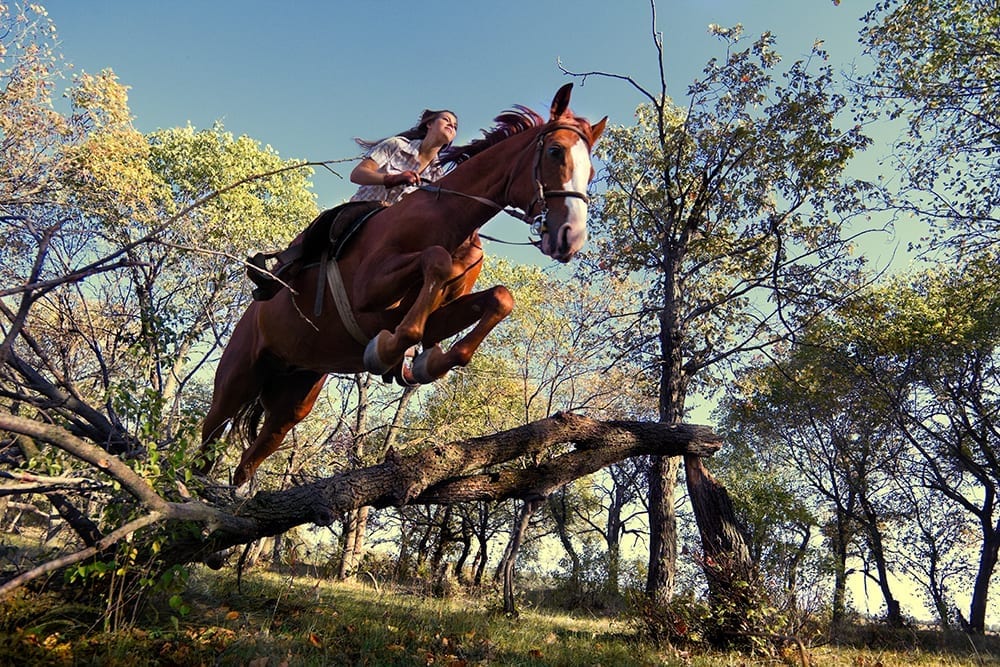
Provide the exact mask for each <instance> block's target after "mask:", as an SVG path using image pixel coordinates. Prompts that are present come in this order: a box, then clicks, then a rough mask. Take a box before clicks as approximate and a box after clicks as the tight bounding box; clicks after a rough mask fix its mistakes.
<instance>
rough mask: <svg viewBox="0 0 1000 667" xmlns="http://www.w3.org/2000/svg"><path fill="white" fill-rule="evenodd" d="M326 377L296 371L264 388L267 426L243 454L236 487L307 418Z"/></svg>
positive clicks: (264, 425) (237, 470)
mask: <svg viewBox="0 0 1000 667" xmlns="http://www.w3.org/2000/svg"><path fill="white" fill-rule="evenodd" d="M325 380H326V375H325V374H323V373H316V372H314V371H305V370H295V371H291V372H288V373H283V374H280V375H276V376H275V377H273V378H270V380H269V381H268V382H265V383H264V387H263V388H262V389H261V395H260V400H261V404H262V405H263V407H264V423H263V424H262V425H261V429H260V433H259V434H258V435H257V438H256V439H255V440H254V441H253V443H252V444H251V445H250V446H249V447H248V448H247V450H246V451H245V452H243V457H242V458H241V459H240V464H239V465H238V466H237V467H236V471H235V472H234V473H233V485H234V486H242V485H243V484H244V483H246V482H247V481H248V480H249V479H250V478H251V477H253V474H254V472H256V470H257V468H258V466H260V464H261V463H263V461H264V459H266V458H267V457H268V456H270V455H271V454H273V453H274V452H275V451H276V450H277V449H278V447H279V446H280V445H281V442H282V440H284V439H285V436H286V435H288V432H289V431H290V430H291V429H292V427H293V426H295V425H296V424H298V423H299V422H300V421H302V420H303V419H305V417H306V415H308V414H309V412H310V411H311V410H312V408H313V405H314V404H315V403H316V398H317V396H319V392H320V389H322V388H323V382H324V381H325Z"/></svg>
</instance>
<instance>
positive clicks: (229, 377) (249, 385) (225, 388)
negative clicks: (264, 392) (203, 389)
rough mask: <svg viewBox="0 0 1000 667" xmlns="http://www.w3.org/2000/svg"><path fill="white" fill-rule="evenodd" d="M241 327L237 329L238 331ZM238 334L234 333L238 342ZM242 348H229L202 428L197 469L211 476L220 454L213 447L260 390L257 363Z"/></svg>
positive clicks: (232, 345) (217, 373)
mask: <svg viewBox="0 0 1000 667" xmlns="http://www.w3.org/2000/svg"><path fill="white" fill-rule="evenodd" d="M238 330H239V327H237V331H238ZM236 335H237V333H235V332H234V334H233V336H234V339H235V338H236ZM239 350H243V348H241V347H240V346H238V345H234V344H232V343H231V344H230V346H229V347H227V348H226V351H225V353H224V354H223V355H222V359H221V360H220V361H219V366H218V368H217V369H216V372H215V385H214V389H213V392H212V405H211V407H209V409H208V413H207V414H206V415H205V420H204V421H203V422H202V425H201V451H200V458H201V459H202V460H201V462H199V463H198V464H197V467H196V469H197V470H198V472H199V473H201V474H203V475H207V474H209V473H210V472H211V471H212V466H213V465H214V464H215V459H216V454H215V452H214V451H212V449H213V445H214V444H215V443H216V441H218V439H219V438H221V437H222V434H223V432H224V431H225V430H226V426H227V425H228V424H229V423H230V422H231V421H232V419H233V417H235V416H236V414H237V413H238V412H239V411H240V410H241V409H242V408H243V406H245V405H248V404H249V403H251V402H253V401H255V400H257V392H258V391H259V390H260V384H259V382H260V381H259V379H258V377H257V371H256V369H255V366H254V363H253V361H252V360H251V359H250V358H249V355H247V354H240V353H237V351H239Z"/></svg>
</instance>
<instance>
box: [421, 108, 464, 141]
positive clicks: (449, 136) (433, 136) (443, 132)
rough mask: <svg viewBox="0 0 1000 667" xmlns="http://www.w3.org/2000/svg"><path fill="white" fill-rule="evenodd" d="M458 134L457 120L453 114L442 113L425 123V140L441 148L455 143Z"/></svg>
mask: <svg viewBox="0 0 1000 667" xmlns="http://www.w3.org/2000/svg"><path fill="white" fill-rule="evenodd" d="M457 134H458V119H457V118H455V115H454V114H451V113H447V112H445V113H442V114H439V115H438V117H437V118H435V119H434V120H432V121H430V122H429V123H427V139H428V140H430V141H431V142H433V143H438V144H440V145H442V146H444V145H445V144H450V143H451V142H453V141H455V135H457Z"/></svg>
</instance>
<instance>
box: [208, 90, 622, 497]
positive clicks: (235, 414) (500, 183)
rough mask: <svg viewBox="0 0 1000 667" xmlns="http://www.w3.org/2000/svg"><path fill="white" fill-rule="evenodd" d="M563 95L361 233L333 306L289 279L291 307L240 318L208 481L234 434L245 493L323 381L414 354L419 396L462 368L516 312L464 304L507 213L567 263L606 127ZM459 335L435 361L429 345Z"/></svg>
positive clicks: (526, 112)
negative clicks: (216, 456)
mask: <svg viewBox="0 0 1000 667" xmlns="http://www.w3.org/2000/svg"><path fill="white" fill-rule="evenodd" d="M571 89H572V84H567V85H565V86H563V87H562V88H560V89H559V91H558V92H557V93H556V95H555V97H554V99H553V101H552V108H551V115H550V118H549V120H548V121H547V122H546V121H545V120H544V119H543V118H542V117H541V116H539V115H538V114H536V113H535V112H533V111H531V110H530V109H526V108H525V107H520V106H518V107H515V109H513V110H510V111H507V112H504V113H503V114H501V115H500V116H498V117H497V118H496V123H497V125H496V126H495V127H494V128H493V129H492V130H491V131H490V132H487V133H484V136H483V138H482V139H479V140H477V141H474V142H472V143H471V144H469V145H468V146H464V147H460V148H452V149H450V150H449V152H448V153H447V154H446V155H444V156H443V159H444V160H445V161H446V162H448V161H450V162H453V163H455V165H456V166H455V168H454V169H452V170H451V171H450V172H449V173H448V174H447V175H445V176H444V177H443V178H441V180H439V181H438V182H437V183H435V184H434V185H428V186H424V187H423V188H422V189H421V190H417V191H415V192H412V193H410V194H409V195H406V196H405V197H403V199H402V200H400V201H399V202H398V203H396V204H394V205H393V206H390V207H388V208H386V209H384V210H382V211H381V212H379V213H378V214H377V215H374V216H373V217H372V218H371V219H370V220H369V221H368V222H367V223H365V225H364V226H363V227H362V228H361V229H360V230H359V231H357V232H356V233H355V234H354V235H353V237H352V238H351V240H350V242H349V243H348V245H347V246H346V248H345V250H344V251H343V253H342V254H341V256H340V257H339V259H338V260H337V261H336V262H335V267H336V268H339V274H340V280H341V281H342V284H343V289H342V290H340V295H339V297H338V295H336V294H335V292H337V291H338V290H336V289H335V288H334V287H333V284H334V282H333V281H332V280H331V288H330V289H326V288H323V291H324V292H325V293H324V294H323V295H321V296H319V299H318V300H317V294H316V292H317V290H318V287H317V285H319V286H320V287H322V286H323V284H324V283H323V281H322V279H320V280H319V281H317V278H318V276H317V271H319V270H320V269H319V268H318V267H315V266H313V267H305V268H303V269H302V270H300V271H299V272H298V273H297V274H296V275H295V276H294V277H293V278H290V279H289V280H290V282H289V286H290V287H291V288H293V289H294V291H295V293H294V294H293V292H292V291H290V290H287V289H283V290H281V292H279V293H278V294H277V295H276V296H275V297H274V298H272V299H270V300H267V301H254V302H253V303H251V304H250V306H249V307H248V308H247V310H246V312H245V313H244V314H243V317H242V318H241V319H240V321H239V323H237V325H236V329H235V330H234V331H233V335H232V338H231V340H230V341H229V344H228V345H227V346H226V349H225V351H224V352H223V354H222V359H221V360H220V361H219V366H218V369H217V370H216V375H215V393H214V395H213V398H212V406H211V408H210V409H209V411H208V414H207V415H206V416H205V422H204V424H203V426H202V452H203V454H205V456H206V459H207V461H208V463H207V464H206V466H205V470H206V471H207V470H208V469H210V468H211V466H212V463H213V461H212V455H211V447H210V445H211V444H212V443H213V442H214V441H216V440H217V439H218V438H219V437H220V436H221V435H222V433H223V432H224V431H225V429H226V426H227V425H228V424H230V423H231V422H232V423H233V430H234V431H236V430H241V431H244V433H245V435H246V437H247V441H248V442H249V447H248V448H247V450H246V451H245V452H244V453H243V457H242V459H241V460H240V463H239V466H238V467H237V468H236V471H235V473H234V474H233V483H234V484H235V485H237V486H240V485H242V484H243V483H245V482H247V481H248V480H249V479H250V478H251V477H252V476H253V474H254V472H255V471H256V470H257V467H258V466H259V465H260V464H261V462H262V461H263V460H264V459H265V458H266V457H268V456H269V455H271V454H272V453H274V451H275V450H276V449H277V448H278V446H279V445H280V444H281V442H282V440H283V439H284V437H285V435H286V434H287V433H288V431H289V430H290V429H291V428H292V427H293V426H294V425H295V424H297V423H298V422H300V421H301V420H302V419H304V418H305V416H306V415H307V414H309V412H310V410H312V407H313V404H314V402H315V401H316V398H317V396H318V394H319V391H320V389H321V388H322V386H323V382H324V380H325V379H326V376H327V374H328V373H358V372H361V371H368V372H371V373H377V374H383V375H384V374H393V375H396V376H397V377H398V376H399V375H400V367H401V365H402V358H403V354H404V353H405V351H406V350H407V349H409V348H410V347H412V346H414V345H416V344H418V343H421V344H422V345H423V352H422V353H420V355H418V356H417V358H416V359H414V362H413V371H412V374H413V377H414V378H415V379H416V381H418V382H420V383H427V382H432V381H434V380H436V379H438V378H441V377H443V376H444V375H445V374H446V373H447V372H448V371H449V370H451V369H452V368H455V367H456V366H465V365H466V364H468V363H469V360H470V359H471V358H472V355H473V353H474V352H475V351H476V348H478V347H479V345H480V343H482V341H483V339H484V338H485V337H486V335H487V334H488V333H489V332H490V330H492V329H493V327H495V326H496V325H497V324H498V323H499V322H500V321H501V320H502V319H503V318H505V317H506V316H507V315H508V314H509V313H510V311H511V309H512V308H513V305H514V302H513V298H512V297H511V295H510V292H508V290H507V289H506V288H505V287H503V286H496V287H491V288H489V289H486V290H483V291H481V292H472V286H473V283H475V281H476V278H477V277H478V275H479V271H480V268H481V266H482V265H481V262H482V259H483V251H482V247H481V244H480V242H479V236H478V230H479V228H480V227H481V226H482V225H483V224H485V223H486V222H487V221H488V220H489V219H490V218H492V217H493V216H495V215H496V214H497V213H498V212H500V211H501V210H504V209H505V207H517V208H518V209H520V211H518V212H517V213H518V215H519V216H520V217H521V218H522V219H524V220H525V221H527V222H529V223H532V224H533V227H534V229H535V231H536V232H537V233H538V234H540V238H539V239H538V241H537V242H536V243H535V244H536V245H537V246H538V247H539V248H540V250H541V251H542V252H543V253H544V254H546V255H548V256H550V257H552V258H554V259H556V260H558V261H561V262H566V261H568V260H569V259H570V258H571V257H572V256H573V255H574V254H576V252H577V251H578V250H579V249H580V248H581V247H582V246H583V244H584V242H585V241H586V238H587V227H586V220H587V204H588V201H589V200H588V198H587V195H586V194H585V193H586V188H587V184H588V183H589V181H590V180H591V179H592V178H593V175H594V170H593V167H592V166H591V162H590V150H591V148H592V146H593V144H594V142H595V141H597V138H598V137H599V136H600V134H601V132H602V131H603V130H604V126H605V122H606V121H607V118H604V119H602V120H601V121H600V122H599V123H597V124H595V125H591V124H590V123H589V122H587V120H586V119H584V118H579V117H577V116H575V115H573V113H572V112H570V111H569V108H568V107H569V98H570V92H571ZM338 300H339V304H338ZM316 301H319V303H321V305H322V308H321V309H320V311H319V312H320V314H319V315H318V316H317V315H314V307H313V306H314V302H316ZM340 312H344V317H341V315H340V314H339V313H340ZM470 326H471V327H472V329H471V330H470V331H469V332H468V333H467V334H466V335H465V336H464V337H462V338H461V339H459V340H458V341H457V342H455V343H454V344H453V345H452V346H451V348H450V349H448V350H447V351H444V350H442V349H441V347H440V346H439V345H438V343H439V342H440V341H442V340H445V339H447V338H449V337H451V336H454V335H455V334H458V333H459V332H461V331H463V330H465V329H466V328H468V327H470ZM352 332H353V333H352ZM261 417H263V425H260V420H261ZM258 426H260V428H259V431H258Z"/></svg>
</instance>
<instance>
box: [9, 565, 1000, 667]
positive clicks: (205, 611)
mask: <svg viewBox="0 0 1000 667" xmlns="http://www.w3.org/2000/svg"><path fill="white" fill-rule="evenodd" d="M183 600H184V603H185V604H186V605H187V606H188V607H189V608H190V611H189V612H188V613H187V614H186V615H184V616H183V617H177V616H176V615H174V613H173V612H172V610H171V609H170V607H168V606H167V605H166V604H165V603H164V604H163V605H162V608H161V609H160V610H159V611H158V612H157V611H156V610H154V611H153V612H151V613H150V615H149V616H148V617H145V618H143V619H142V620H141V621H140V622H138V623H137V624H135V626H134V627H133V628H131V629H124V630H118V631H117V632H111V633H105V632H101V631H100V628H101V627H102V626H103V622H102V621H103V617H104V613H102V611H101V610H95V609H93V608H91V607H86V606H83V605H79V604H77V605H72V604H68V603H67V602H66V601H65V600H63V599H60V598H58V597H56V596H54V595H20V596H17V597H15V598H14V599H12V600H9V601H7V602H4V603H2V604H0V665H6V664H16V665H109V666H118V665H122V666H127V667H140V666H142V665H183V666H185V667H186V666H188V665H252V666H253V667H265V666H267V667H276V666H278V665H289V666H290V667H297V666H299V665H306V666H308V665H444V666H446V667H464V666H468V665H566V666H573V667H576V666H579V665H603V666H605V667H608V666H613V665H637V666H641V665H691V666H694V667H698V666H706V667H715V666H720V665H732V666H738V665H780V664H789V665H797V664H801V661H800V658H799V657H798V654H797V651H795V650H789V651H788V652H787V654H786V655H783V656H781V657H779V658H770V659H764V658H754V657H748V656H745V655H739V654H736V653H684V652H681V651H678V650H674V649H672V648H670V647H666V646H659V647H658V646H654V645H652V644H650V643H648V642H644V641H643V640H642V639H641V637H640V636H639V635H638V634H637V632H636V628H635V627H634V626H633V625H631V624H630V622H629V621H628V620H627V619H625V618H616V619H609V618H596V617H593V616H587V615H572V614H565V613H561V614H560V613H550V612H545V611H541V610H526V611H522V613H521V615H520V616H519V617H518V618H507V617H505V616H503V615H502V614H497V613H496V612H495V610H496V608H497V606H498V602H499V601H498V599H496V597H495V596H493V595H492V594H488V595H485V596H479V597H463V598H458V599H436V598H429V597H425V596H422V595H416V594H408V593H406V592H402V591H391V590H385V589H383V590H381V591H377V590H375V589H374V588H373V587H370V586H365V585H361V584H336V583H330V582H327V581H323V580H318V579H314V578H310V577H304V576H298V577H294V578H293V577H291V576H290V575H284V576H281V575H277V574H271V573H267V572H261V571H253V572H249V573H247V574H245V575H244V580H243V584H242V590H237V587H236V578H235V575H234V574H233V573H232V572H231V571H228V572H221V573H215V572H211V571H208V570H197V571H196V572H195V573H194V574H193V576H192V579H191V583H190V586H189V588H188V590H187V592H185V593H184V594H183ZM977 641H978V642H979V646H978V648H977V647H975V646H973V643H972V642H971V640H970V639H969V638H968V637H965V636H964V635H961V636H957V638H955V639H952V638H946V637H944V636H943V635H941V634H940V633H926V634H918V633H913V632H910V633H889V632H887V631H884V630H879V629H876V628H871V629H861V630H859V632H858V634H857V636H856V637H854V638H853V639H852V642H851V643H850V645H847V646H845V645H840V646H831V645H826V646H819V647H816V646H814V647H807V651H808V653H809V657H810V661H811V664H812V665H822V666H824V667H825V666H827V665H832V666H840V665H843V666H845V667H847V666H849V667H888V666H891V665H928V666H929V665H955V666H959V665H963V666H964V665H1000V642H998V640H997V638H996V637H985V638H983V637H980V638H977Z"/></svg>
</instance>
